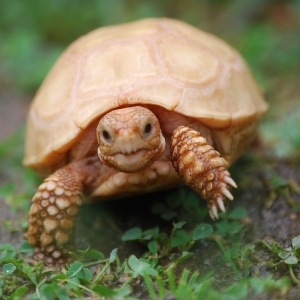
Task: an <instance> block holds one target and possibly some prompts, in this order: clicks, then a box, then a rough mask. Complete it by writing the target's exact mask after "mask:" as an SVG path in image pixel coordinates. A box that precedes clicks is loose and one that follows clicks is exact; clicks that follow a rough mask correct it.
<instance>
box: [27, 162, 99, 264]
mask: <svg viewBox="0 0 300 300" xmlns="http://www.w3.org/2000/svg"><path fill="white" fill-rule="evenodd" d="M91 170H93V168H90V167H89V162H88V160H86V161H84V162H83V163H81V162H78V163H73V164H70V165H67V166H65V167H63V168H61V169H59V170H57V171H56V172H55V173H53V174H52V175H50V176H49V177H48V178H46V179H45V181H44V183H42V184H41V185H40V187H39V189H38V192H37V193H36V194H35V196H34V197H33V199H32V202H33V203H32V206H31V208H30V211H29V229H28V234H27V236H28V241H29V243H30V244H31V245H33V246H37V248H36V250H35V255H34V258H35V259H37V260H45V263H46V264H47V265H52V264H63V263H65V262H66V261H67V258H68V250H70V247H71V244H72V241H71V235H72V233H73V229H74V225H75V221H76V217H77V213H78V209H79V206H80V205H81V203H82V200H81V194H82V190H83V186H84V185H85V183H86V181H87V178H88V177H89V176H92V175H93V174H88V171H91Z"/></svg>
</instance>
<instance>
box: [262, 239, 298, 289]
mask: <svg viewBox="0 0 300 300" xmlns="http://www.w3.org/2000/svg"><path fill="white" fill-rule="evenodd" d="M261 243H262V244H263V245H264V246H265V247H267V248H268V249H269V250H270V251H272V252H273V254H274V255H275V257H276V258H275V261H273V262H269V264H268V265H269V267H277V265H279V264H280V263H281V262H283V263H285V264H286V265H287V266H288V269H289V273H290V277H291V279H292V281H293V282H294V283H295V284H297V285H300V280H299V279H297V277H296V276H295V274H294V270H293V266H295V265H297V264H298V263H299V261H300V237H299V236H297V237H295V238H293V239H292V245H291V247H287V248H283V247H281V246H280V245H279V244H278V243H276V242H274V243H271V244H270V245H269V244H268V243H267V242H266V241H261Z"/></svg>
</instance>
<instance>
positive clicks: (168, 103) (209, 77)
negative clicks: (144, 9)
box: [24, 19, 268, 172]
mask: <svg viewBox="0 0 300 300" xmlns="http://www.w3.org/2000/svg"><path fill="white" fill-rule="evenodd" d="M134 105H141V106H147V105H155V106H160V107H163V108H165V109H166V110H168V111H173V112H176V113H180V114H182V115H184V116H187V117H190V118H192V119H195V120H198V121H199V122H201V123H202V124H204V125H205V126H207V127H208V128H209V129H210V130H211V132H212V133H213V135H214V137H215V138H216V139H217V141H218V151H219V152H221V154H222V155H223V157H224V158H226V159H227V160H228V161H229V163H232V162H233V161H234V160H235V159H236V158H237V157H238V156H239V155H240V154H241V153H242V152H244V150H245V148H246V147H247V145H248V144H249V141H250V140H251V139H252V138H253V137H254V135H255V129H256V127H257V124H258V121H259V119H260V118H261V116H262V114H264V113H265V111H266V110H267V108H268V105H267V104H266V102H265V100H264V98H263V94H262V91H261V89H260V88H259V86H258V84H257V82H256V81H255V80H254V78H253V77H252V74H251V72H250V70H249V68H248V66H247V64H246V63H245V61H244V60H243V58H242V57H241V56H240V55H239V53H238V52H237V51H235V50H234V49H233V48H232V47H230V46H229V45H228V44H227V43H225V42H224V41H222V40H220V39H219V38H217V37H215V36H213V35H211V34H209V33H206V32H203V31H201V30H199V29H197V28H195V27H193V26H190V25H188V24H186V23H184V22H181V21H177V20H172V19H145V20H141V21H137V22H132V23H127V24H122V25H115V26H109V27H104V28H100V29H96V30H94V31H92V32H90V33H88V34H86V35H85V36H83V37H81V38H79V39H78V40H76V41H75V42H74V43H72V44H71V45H70V46H69V47H68V48H67V49H66V50H65V52H64V53H63V54H62V55H61V56H60V58H59V59H58V61H57V62H56V64H55V65H54V67H53V68H52V70H51V71H50V73H49V74H48V76H47V78H46V79H45V81H44V83H43V84H42V86H41V87H40V89H39V91H38V93H37V95H36V97H35V99H34V101H33V103H32V105H31V109H30V111H29V116H28V126H27V138H26V151H25V159H24V164H25V165H28V166H30V167H32V168H34V169H36V170H37V171H41V170H48V171H49V172H50V170H53V169H55V168H57V167H58V166H61V165H63V164H64V163H65V161H66V156H67V155H68V152H69V151H70V149H71V148H72V146H73V145H74V144H75V143H76V142H77V141H78V140H80V137H81V135H82V134H83V133H84V131H85V129H86V128H88V126H89V125H90V124H91V123H92V122H93V121H95V120H99V119H100V117H101V116H103V115H104V114H106V113H107V112H109V111H111V110H113V109H116V108H119V107H126V106H134ZM95 139H96V137H95Z"/></svg>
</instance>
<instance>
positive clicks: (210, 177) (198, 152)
mask: <svg viewBox="0 0 300 300" xmlns="http://www.w3.org/2000/svg"><path fill="white" fill-rule="evenodd" d="M170 153H171V159H172V162H173V166H174V168H175V170H176V171H177V172H178V174H179V175H180V176H181V177H182V178H183V179H184V181H185V182H186V184H187V185H189V186H190V187H191V188H192V189H194V190H195V191H196V192H197V193H198V194H200V196H201V197H202V198H204V199H205V200H206V201H207V202H208V208H209V215H210V217H211V218H212V219H213V220H216V219H218V218H219V216H218V211H223V212H225V205H224V204H225V203H226V201H227V199H229V200H233V196H232V194H231V193H230V189H231V186H233V187H237V185H236V183H235V182H234V181H233V179H232V178H231V177H230V173H229V172H228V171H227V169H226V167H227V166H228V163H227V161H226V160H225V159H224V158H223V157H220V154H219V152H217V151H216V150H215V149H214V148H213V147H212V146H210V145H208V143H207V141H206V139H205V138H204V137H202V136H201V134H200V132H198V131H195V130H192V129H191V128H189V127H185V126H180V127H178V128H177V129H176V130H175V131H174V133H173V135H172V138H171V152H170Z"/></svg>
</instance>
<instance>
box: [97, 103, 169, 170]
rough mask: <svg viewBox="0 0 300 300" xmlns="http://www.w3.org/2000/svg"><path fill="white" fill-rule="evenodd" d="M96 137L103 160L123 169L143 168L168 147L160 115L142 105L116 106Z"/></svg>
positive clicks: (109, 165)
mask: <svg viewBox="0 0 300 300" xmlns="http://www.w3.org/2000/svg"><path fill="white" fill-rule="evenodd" d="M97 140H98V143H99V147H98V155H99V158H100V160H101V162H103V163H104V164H105V165H107V166H108V167H112V168H114V169H115V170H117V171H120V172H124V173H134V172H139V171H142V170H143V169H145V168H146V167H148V166H149V165H151V164H152V163H153V162H154V161H155V160H157V159H158V158H159V157H160V156H161V155H162V154H163V153H164V150H165V139H164V137H163V135H162V133H161V130H160V124H159V121H158V119H157V118H156V116H155V115H154V114H153V113H152V112H151V111H150V110H149V109H147V108H144V107H141V106H133V107H127V108H121V109H117V110H113V111H111V112H109V113H108V114H106V115H105V116H103V117H102V118H101V120H100V121H99V124H98V127H97Z"/></svg>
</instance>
